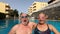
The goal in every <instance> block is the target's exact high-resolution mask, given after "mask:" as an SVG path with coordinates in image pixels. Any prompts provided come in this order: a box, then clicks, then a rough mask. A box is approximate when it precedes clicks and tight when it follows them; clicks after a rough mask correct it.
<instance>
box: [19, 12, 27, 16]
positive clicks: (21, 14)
mask: <svg viewBox="0 0 60 34" xmlns="http://www.w3.org/2000/svg"><path fill="white" fill-rule="evenodd" d="M22 14H26V13H20V15H19V16H20V17H21V15H22ZM26 15H27V16H28V14H26Z"/></svg>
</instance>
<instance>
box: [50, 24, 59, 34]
mask: <svg viewBox="0 0 60 34" xmlns="http://www.w3.org/2000/svg"><path fill="white" fill-rule="evenodd" d="M50 27H51V30H52V31H53V32H54V33H55V34H59V32H58V31H57V30H56V29H55V27H54V26H52V25H50Z"/></svg>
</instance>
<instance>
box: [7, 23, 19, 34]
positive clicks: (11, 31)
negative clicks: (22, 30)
mask: <svg viewBox="0 0 60 34" xmlns="http://www.w3.org/2000/svg"><path fill="white" fill-rule="evenodd" d="M18 26H19V24H17V25H15V26H13V27H12V29H11V30H10V32H9V33H8V34H11V33H12V34H14V33H15V31H16V29H17V28H18Z"/></svg>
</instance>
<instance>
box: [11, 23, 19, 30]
mask: <svg viewBox="0 0 60 34" xmlns="http://www.w3.org/2000/svg"><path fill="white" fill-rule="evenodd" d="M18 26H19V24H17V25H15V26H13V27H12V29H11V30H16V29H17V28H18Z"/></svg>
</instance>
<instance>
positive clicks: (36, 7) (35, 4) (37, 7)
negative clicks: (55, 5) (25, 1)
mask: <svg viewBox="0 0 60 34" xmlns="http://www.w3.org/2000/svg"><path fill="white" fill-rule="evenodd" d="M46 6H48V3H47V2H36V1H35V2H33V3H32V5H31V6H30V7H29V8H28V14H29V15H31V14H32V13H33V12H37V11H38V10H41V9H43V8H44V7H46Z"/></svg>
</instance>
